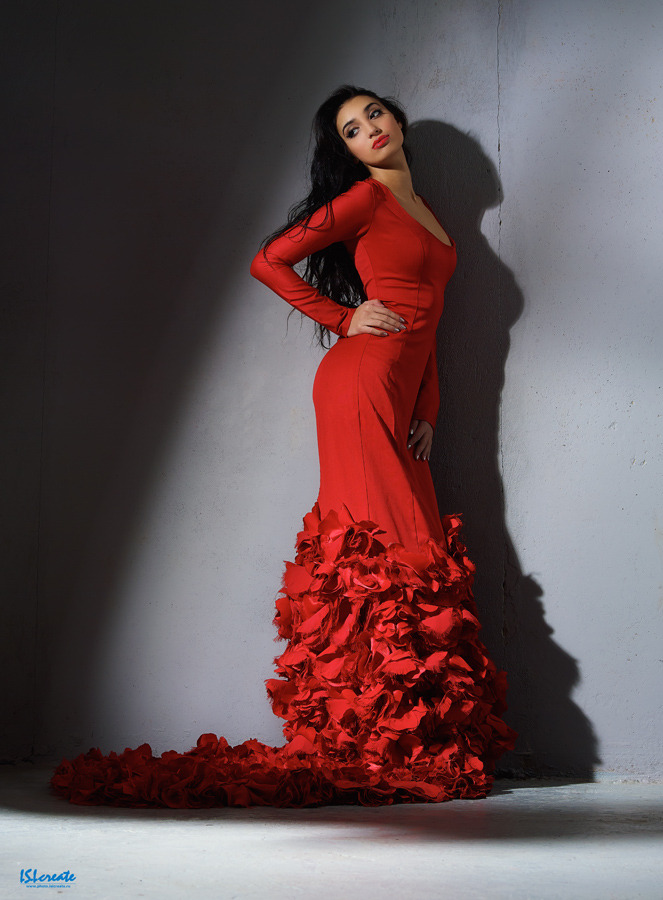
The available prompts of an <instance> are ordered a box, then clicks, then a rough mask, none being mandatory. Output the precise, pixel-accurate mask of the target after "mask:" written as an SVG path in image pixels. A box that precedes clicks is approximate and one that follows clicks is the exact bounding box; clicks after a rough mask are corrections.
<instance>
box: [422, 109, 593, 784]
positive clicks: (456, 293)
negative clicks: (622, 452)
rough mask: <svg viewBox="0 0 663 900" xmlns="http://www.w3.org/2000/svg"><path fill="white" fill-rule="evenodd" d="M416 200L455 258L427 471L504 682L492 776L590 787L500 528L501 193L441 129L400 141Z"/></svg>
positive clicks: (473, 147)
mask: <svg viewBox="0 0 663 900" xmlns="http://www.w3.org/2000/svg"><path fill="white" fill-rule="evenodd" d="M407 143H408V146H409V147H410V148H411V150H412V153H413V165H412V173H413V178H414V183H415V186H416V190H417V191H418V192H419V193H421V194H423V196H424V197H426V199H427V200H428V201H429V203H430V204H431V205H432V207H433V209H434V210H435V212H436V213H437V215H438V217H439V218H440V221H441V222H442V224H443V226H444V228H445V229H446V230H447V231H448V233H449V234H451V235H452V236H453V238H454V240H455V241H456V244H457V247H458V265H457V268H456V271H455V273H454V276H453V278H452V279H451V281H450V282H449V285H448V287H447V289H446V302H445V310H444V314H443V317H442V323H441V326H440V329H439V332H438V361H439V367H440V393H441V403H440V415H439V417H438V424H437V428H436V440H435V444H434V448H433V453H432V456H431V470H432V474H433V480H434V482H435V485H436V490H437V493H438V500H439V504H440V511H441V512H442V514H445V513H455V512H459V511H460V512H462V513H463V519H464V522H465V537H466V542H467V544H468V549H469V551H470V557H472V558H473V559H474V561H475V562H476V565H477V577H476V582H475V587H476V598H477V603H478V606H479V612H480V617H481V620H482V624H483V632H482V634H483V640H484V642H485V643H486V645H487V646H488V649H489V652H490V653H491V655H492V656H493V659H494V660H495V662H496V663H497V665H498V666H499V667H500V668H504V669H506V671H507V673H508V678H509V693H508V703H509V711H508V713H507V716H506V719H507V721H508V722H509V724H510V725H512V726H513V727H514V728H515V729H516V730H517V731H518V733H519V739H518V743H517V745H516V748H515V750H514V752H513V753H512V754H509V756H508V757H504V759H503V760H502V762H501V765H500V772H499V773H498V774H502V775H506V774H513V775H531V776H545V775H553V774H556V775H572V776H575V777H577V778H579V779H590V778H591V777H592V772H593V767H594V765H595V764H596V763H597V762H599V759H598V756H597V741H596V737H595V735H594V731H593V729H592V725H591V723H590V721H589V720H588V719H587V717H586V716H585V715H584V713H583V712H582V710H580V708H579V707H578V706H577V705H576V704H575V703H574V702H573V700H572V699H571V694H572V691H573V688H574V686H575V685H576V684H577V683H578V680H579V669H578V664H577V662H576V661H575V660H574V659H573V658H572V657H571V656H569V654H568V653H566V652H565V651H564V650H563V649H562V648H561V647H560V646H559V645H558V644H556V643H555V641H554V640H553V639H552V634H553V630H552V628H551V627H550V626H549V625H548V624H547V623H546V621H545V615H544V607H543V604H542V602H541V597H542V596H543V590H542V588H541V586H540V585H539V584H538V583H537V582H536V581H535V580H534V579H533V578H532V577H531V576H529V575H525V574H523V572H522V571H521V568H520V564H519V561H518V555H517V553H516V551H515V549H514V547H513V544H512V542H511V539H510V537H509V532H508V528H507V524H506V521H505V507H504V487H503V483H502V477H501V474H500V469H499V460H498V454H499V453H500V446H499V408H500V395H501V391H502V386H503V384H504V370H505V363H506V358H507V354H508V351H509V329H510V327H511V326H512V325H513V324H514V323H515V322H516V321H517V319H518V318H519V316H520V314H521V312H522V310H523V306H524V299H523V295H522V293H521V291H520V289H519V287H518V285H517V284H516V281H515V279H514V276H513V273H512V272H511V271H510V270H509V269H508V268H507V267H506V266H505V265H504V264H503V263H502V262H501V260H500V259H499V258H498V256H497V255H496V254H495V252H494V251H493V249H492V248H491V246H490V245H489V243H488V241H487V240H486V239H485V237H484V236H483V234H482V233H481V230H480V225H481V219H482V217H483V214H484V212H485V210H487V209H489V208H491V207H495V206H497V205H499V203H500V201H501V190H502V189H501V184H500V181H499V177H498V174H497V172H496V170H495V167H494V166H493V164H492V163H491V161H490V160H489V159H488V158H487V157H486V155H485V154H484V152H483V151H482V149H481V147H480V146H479V144H478V142H477V141H476V140H475V139H474V138H472V137H469V136H468V135H466V134H463V133H462V132H460V131H458V130H457V129H456V128H454V127H453V126H451V125H446V124H444V123H441V122H435V121H430V120H429V121H420V122H417V123H415V124H413V125H412V126H410V130H409V132H408V139H407Z"/></svg>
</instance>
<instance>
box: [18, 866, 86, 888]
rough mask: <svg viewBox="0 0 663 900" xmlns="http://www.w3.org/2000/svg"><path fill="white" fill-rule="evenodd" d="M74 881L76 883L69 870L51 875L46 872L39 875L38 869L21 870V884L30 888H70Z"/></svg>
mask: <svg viewBox="0 0 663 900" xmlns="http://www.w3.org/2000/svg"><path fill="white" fill-rule="evenodd" d="M74 881H76V876H75V875H74V873H73V872H72V871H71V870H70V869H66V870H65V871H64V872H55V873H52V874H51V873H47V872H44V873H43V874H40V872H39V870H38V869H21V884H24V885H25V886H26V887H30V888H38V887H45V888H47V887H53V888H63V887H71V886H72V883H73V882H74Z"/></svg>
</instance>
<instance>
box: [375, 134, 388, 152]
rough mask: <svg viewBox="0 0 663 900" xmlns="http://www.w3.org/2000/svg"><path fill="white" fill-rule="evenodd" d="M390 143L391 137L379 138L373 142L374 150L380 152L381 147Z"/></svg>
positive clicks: (384, 135) (385, 135) (386, 135)
mask: <svg viewBox="0 0 663 900" xmlns="http://www.w3.org/2000/svg"><path fill="white" fill-rule="evenodd" d="M388 143H389V135H388V134H383V135H382V137H379V138H377V139H376V140H374V141H373V149H374V150H379V149H380V147H384V145H385V144H388Z"/></svg>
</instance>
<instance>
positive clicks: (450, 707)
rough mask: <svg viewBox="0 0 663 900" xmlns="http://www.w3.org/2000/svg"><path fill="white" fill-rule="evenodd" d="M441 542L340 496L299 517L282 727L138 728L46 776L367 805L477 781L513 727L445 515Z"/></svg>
mask: <svg viewBox="0 0 663 900" xmlns="http://www.w3.org/2000/svg"><path fill="white" fill-rule="evenodd" d="M443 526H444V532H445V535H446V542H445V543H444V544H443V543H441V542H437V541H433V540H428V541H426V542H425V544H423V545H422V546H421V547H420V548H419V550H418V551H416V552H412V551H409V550H407V549H405V548H404V547H403V546H402V545H400V544H390V545H389V546H386V545H385V544H384V543H383V542H382V541H381V540H380V535H381V533H382V532H380V530H379V528H378V526H377V525H375V523H373V522H370V521H362V522H356V521H355V520H354V519H353V518H352V516H351V515H350V514H349V512H348V511H347V510H346V509H342V510H341V511H340V512H338V513H337V512H331V513H329V514H328V515H327V516H326V517H325V518H324V519H321V518H320V514H319V509H318V507H317V505H316V506H315V507H314V509H313V510H312V512H311V513H309V515H308V516H306V517H305V519H304V530H303V531H302V532H300V534H299V535H298V539H297V555H296V559H295V562H294V563H286V570H285V574H284V577H283V587H282V589H281V591H280V596H279V597H278V599H277V601H276V615H275V618H274V624H275V625H276V627H277V629H278V637H279V638H282V639H285V640H287V642H288V643H287V647H286V649H285V651H284V652H283V653H282V654H281V655H280V656H278V657H277V658H276V659H275V664H276V674H277V675H278V676H279V677H278V678H273V679H270V680H268V681H267V682H266V687H267V693H268V695H269V698H270V701H271V704H272V709H273V711H274V713H275V714H276V715H278V716H280V717H281V718H283V719H284V720H285V724H284V726H283V732H284V737H285V740H286V743H285V745H284V746H283V747H270V746H267V745H265V744H263V743H261V742H260V741H257V740H248V741H244V742H243V743H242V744H239V745H238V746H235V747H231V746H230V745H229V744H228V743H227V741H226V740H225V739H224V738H222V737H219V738H217V736H216V735H215V734H204V735H202V736H201V737H200V738H199V739H198V742H197V744H196V746H195V747H193V748H192V749H191V750H189V751H187V752H186V753H178V752H177V751H174V750H170V751H167V752H165V753H163V754H162V755H161V756H160V757H155V756H153V755H152V750H151V747H150V745H149V744H142V745H141V746H140V747H138V748H136V749H135V750H132V749H129V748H127V749H126V750H125V751H124V752H123V753H121V754H117V753H115V752H111V753H110V754H109V755H108V756H104V755H103V754H102V753H101V751H100V750H99V749H94V748H93V749H90V750H89V751H88V752H87V753H86V754H81V755H79V756H78V757H76V759H74V760H73V761H69V760H64V761H63V762H62V763H61V764H60V765H59V766H58V768H57V769H56V770H55V772H54V774H53V776H52V778H51V785H52V787H53V789H54V790H55V791H56V792H57V793H58V794H60V795H62V796H64V797H66V798H67V799H69V800H70V801H71V802H72V803H77V804H83V805H102V804H105V805H111V806H136V807H152V806H165V807H172V808H178V809H179V808H197V807H213V806H240V807H247V806H281V807H305V806H319V805H322V804H340V803H346V804H347V803H353V804H363V805H369V806H376V805H382V804H390V803H401V802H440V801H443V800H450V799H454V798H461V797H463V798H478V797H484V796H486V794H487V793H488V792H489V790H490V788H491V786H492V775H493V771H494V768H495V763H496V761H497V759H498V758H499V757H500V756H501V755H502V754H503V753H504V752H505V751H506V750H509V749H512V748H513V745H514V742H515V737H516V734H515V732H514V731H513V730H512V729H511V728H509V726H507V725H506V724H505V723H504V722H503V721H502V719H501V718H500V714H501V713H502V712H503V711H504V710H505V709H506V703H505V694H506V676H505V674H504V673H503V672H498V671H497V670H496V668H495V665H494V664H493V662H492V660H490V658H489V657H488V655H487V653H486V649H485V647H484V646H483V644H482V643H481V641H480V640H479V639H478V632H479V629H480V625H479V622H478V619H477V615H476V608H475V605H474V600H473V598H472V580H473V574H474V566H473V564H472V563H471V561H470V560H469V559H468V558H467V556H466V551H465V546H464V545H463V543H462V541H461V540H460V527H461V520H460V517H459V516H447V517H445V518H444V519H443Z"/></svg>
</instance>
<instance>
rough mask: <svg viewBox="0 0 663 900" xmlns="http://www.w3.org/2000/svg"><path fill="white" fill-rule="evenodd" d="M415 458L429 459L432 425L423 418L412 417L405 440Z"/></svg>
mask: <svg viewBox="0 0 663 900" xmlns="http://www.w3.org/2000/svg"><path fill="white" fill-rule="evenodd" d="M407 446H408V450H409V449H411V450H412V452H413V454H414V458H415V459H426V460H427V459H430V453H431V450H432V448H433V426H432V425H430V423H428V422H426V421H425V420H424V419H413V420H412V422H411V423H410V433H409V435H408V441H407Z"/></svg>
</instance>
